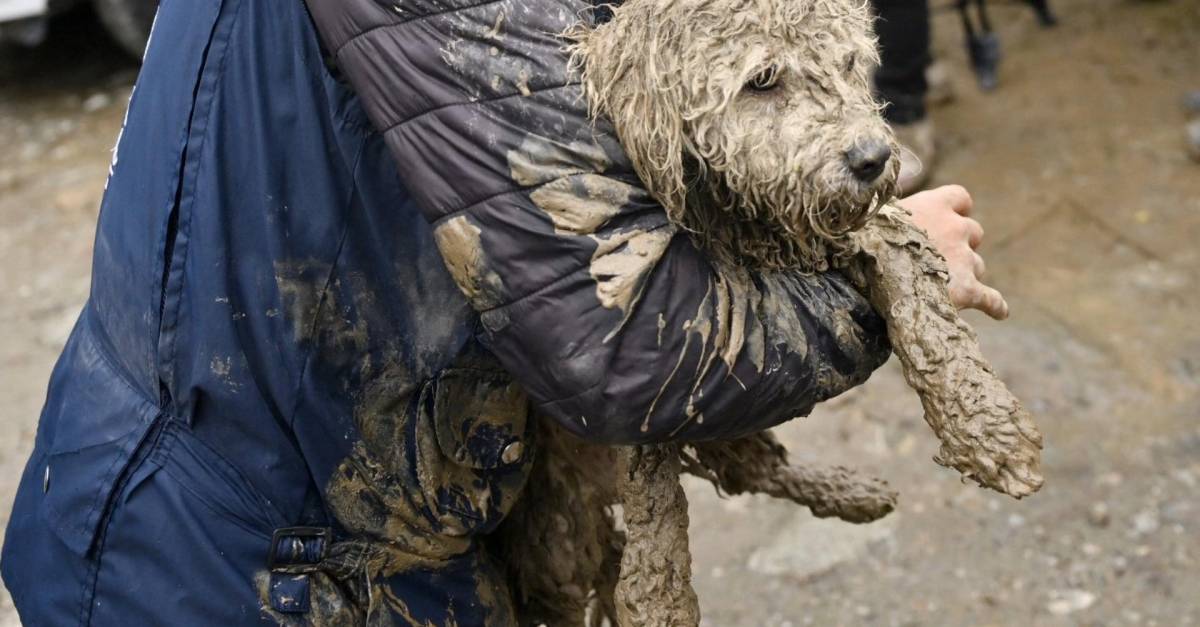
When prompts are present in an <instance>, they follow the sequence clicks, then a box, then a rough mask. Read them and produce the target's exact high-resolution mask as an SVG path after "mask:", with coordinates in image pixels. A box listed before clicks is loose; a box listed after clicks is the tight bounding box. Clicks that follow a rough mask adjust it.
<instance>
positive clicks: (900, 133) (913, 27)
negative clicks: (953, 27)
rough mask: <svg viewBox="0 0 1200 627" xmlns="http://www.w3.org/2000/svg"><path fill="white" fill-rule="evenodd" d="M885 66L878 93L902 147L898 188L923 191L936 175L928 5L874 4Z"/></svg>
mask: <svg viewBox="0 0 1200 627" xmlns="http://www.w3.org/2000/svg"><path fill="white" fill-rule="evenodd" d="M871 4H872V6H873V8H874V10H875V14H876V16H877V18H878V19H876V21H875V32H876V34H877V35H878V37H879V49H880V56H881V57H882V63H881V64H880V66H879V68H878V70H876V73H875V90H876V93H877V94H878V96H879V99H880V100H881V101H883V102H884V103H886V108H885V109H884V117H885V118H886V119H887V121H888V123H889V124H891V126H892V129H893V130H894V131H895V132H896V139H897V140H898V141H899V142H900V147H901V150H900V188H901V190H902V193H903V195H908V194H911V193H913V192H915V191H918V190H920V189H921V188H922V187H923V186H924V185H925V183H927V182H928V181H929V178H930V176H931V175H932V173H933V165H934V160H935V158H936V156H937V155H936V149H935V146H934V132H933V122H932V121H931V120H930V119H929V115H928V113H927V111H926V109H927V107H928V102H927V97H928V92H929V81H928V79H927V77H926V70H927V69H928V68H929V67H930V64H931V62H932V55H931V54H930V26H929V1H928V0H872V2H871Z"/></svg>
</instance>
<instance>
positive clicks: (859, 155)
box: [846, 141, 892, 183]
mask: <svg viewBox="0 0 1200 627" xmlns="http://www.w3.org/2000/svg"><path fill="white" fill-rule="evenodd" d="M891 158H892V149H891V148H890V147H889V146H888V145H887V144H886V143H884V142H881V141H871V142H865V143H859V144H855V146H854V147H853V148H851V149H850V150H847V151H846V167H848V168H850V172H851V173H853V174H854V178H856V179H858V180H860V181H862V182H863V183H870V182H872V181H874V180H875V179H877V178H879V175H880V174H883V170H884V168H885V167H887V162H888V159H891Z"/></svg>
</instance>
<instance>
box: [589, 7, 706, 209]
mask: <svg viewBox="0 0 1200 627" xmlns="http://www.w3.org/2000/svg"><path fill="white" fill-rule="evenodd" d="M656 4H657V3H653V2H626V3H624V4H623V5H621V6H616V7H613V8H612V17H611V19H609V20H607V21H605V22H604V23H602V24H600V25H598V26H594V27H593V26H581V27H579V28H577V29H575V30H574V31H572V32H571V33H568V37H569V38H570V39H571V41H572V44H571V53H572V61H573V65H574V67H575V68H576V70H577V71H578V72H579V73H580V75H581V77H582V82H583V91H584V95H585V97H586V98H587V100H588V107H589V111H590V112H591V115H592V117H593V119H597V120H607V121H608V122H610V123H611V124H612V125H613V127H614V129H615V130H616V133H617V138H618V139H619V140H620V141H621V144H622V146H624V148H625V152H626V154H628V155H629V159H630V161H631V163H632V165H633V168H634V170H635V171H636V172H637V174H638V176H639V177H640V178H641V179H642V182H643V184H645V185H646V188H647V190H648V191H649V192H650V193H651V194H653V195H654V197H655V198H656V199H657V200H658V201H659V202H660V203H662V205H663V207H664V208H665V209H666V210H667V215H668V216H670V217H671V218H672V219H673V221H675V222H676V223H677V224H684V223H685V222H686V221H685V220H684V211H685V205H686V203H687V187H688V186H687V181H686V178H685V175H686V173H685V168H684V155H685V154H695V152H696V151H695V149H694V147H693V146H692V144H691V141H690V139H689V138H688V136H687V134H686V133H685V121H684V115H683V112H682V109H683V107H684V106H686V102H687V100H688V96H687V93H686V91H685V90H684V89H683V84H682V81H683V71H682V70H683V68H682V67H681V63H680V59H681V58H682V54H681V52H682V51H679V50H675V49H674V48H675V47H677V46H678V44H677V42H678V41H679V38H678V37H671V33H670V32H669V31H670V30H671V28H670V24H669V20H661V19H659V16H656V15H655V14H654V12H653V10H652V7H653V6H654V5H656Z"/></svg>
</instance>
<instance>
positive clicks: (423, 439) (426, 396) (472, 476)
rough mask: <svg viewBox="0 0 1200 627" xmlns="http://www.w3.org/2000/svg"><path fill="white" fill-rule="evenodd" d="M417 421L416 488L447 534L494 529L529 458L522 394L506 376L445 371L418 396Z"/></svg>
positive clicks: (522, 479) (519, 485) (517, 489)
mask: <svg viewBox="0 0 1200 627" xmlns="http://www.w3.org/2000/svg"><path fill="white" fill-rule="evenodd" d="M417 422H418V424H417V429H418V437H417V442H418V451H417V458H418V459H417V462H418V472H419V475H420V481H421V489H422V491H423V492H424V493H425V498H426V503H427V504H429V506H430V509H431V510H433V512H434V514H435V517H436V518H437V520H438V522H440V523H441V524H442V525H443V527H444V531H445V532H447V533H450V534H452V535H460V534H461V535H465V534H468V533H478V532H486V531H488V530H490V529H492V528H494V527H495V526H496V525H497V524H499V522H500V520H502V519H503V517H504V516H505V515H506V514H507V513H508V511H509V510H510V509H511V508H512V504H513V502H514V501H515V500H516V497H517V494H518V493H519V492H520V490H521V488H522V487H523V486H524V484H525V480H526V478H527V477H528V474H529V469H530V467H531V462H532V459H533V455H532V450H530V449H531V447H532V442H531V441H530V436H531V435H532V431H531V429H530V428H529V427H530V421H529V402H528V399H527V397H526V396H525V392H524V391H523V390H521V388H520V387H519V386H518V385H517V384H516V383H515V382H513V380H512V379H511V377H509V376H508V375H507V373H504V372H503V371H490V370H479V369H473V368H448V369H446V370H444V371H443V372H442V373H441V374H440V375H439V376H438V377H437V379H435V380H433V381H431V382H429V383H428V384H427V385H426V386H425V388H424V389H423V390H422V392H421V398H420V400H419V404H418V420H417Z"/></svg>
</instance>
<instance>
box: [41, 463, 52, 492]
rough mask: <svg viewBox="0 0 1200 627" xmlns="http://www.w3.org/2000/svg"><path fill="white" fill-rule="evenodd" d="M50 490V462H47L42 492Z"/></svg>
mask: <svg viewBox="0 0 1200 627" xmlns="http://www.w3.org/2000/svg"><path fill="white" fill-rule="evenodd" d="M49 491H50V464H46V473H45V474H44V475H42V494H45V493H47V492H49Z"/></svg>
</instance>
